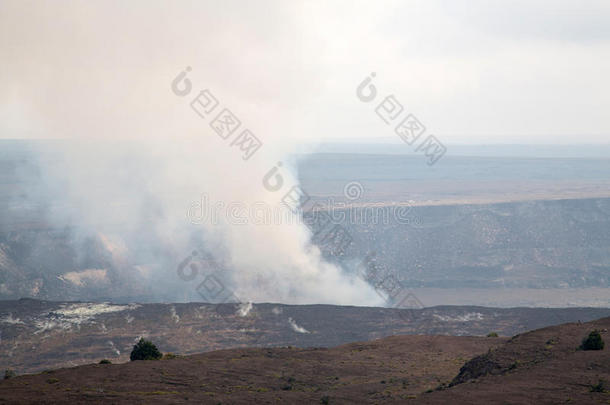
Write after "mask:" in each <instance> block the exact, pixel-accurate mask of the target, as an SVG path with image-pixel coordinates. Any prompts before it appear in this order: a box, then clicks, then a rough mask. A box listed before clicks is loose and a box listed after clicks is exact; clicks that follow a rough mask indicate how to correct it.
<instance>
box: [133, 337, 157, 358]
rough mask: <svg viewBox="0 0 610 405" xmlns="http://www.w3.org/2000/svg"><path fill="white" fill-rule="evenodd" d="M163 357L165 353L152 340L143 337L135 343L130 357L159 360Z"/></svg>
mask: <svg viewBox="0 0 610 405" xmlns="http://www.w3.org/2000/svg"><path fill="white" fill-rule="evenodd" d="M162 357H163V354H161V352H160V351H159V349H157V346H155V345H154V344H153V342H151V341H150V340H146V339H144V338H141V339H140V341H139V342H138V343H137V344H136V345H134V347H133V350H132V351H131V354H130V355H129V359H130V360H131V361H134V360H159V359H161V358H162Z"/></svg>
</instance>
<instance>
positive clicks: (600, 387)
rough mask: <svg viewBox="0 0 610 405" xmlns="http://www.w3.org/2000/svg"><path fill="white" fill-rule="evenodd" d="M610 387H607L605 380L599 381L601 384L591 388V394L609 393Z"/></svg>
mask: <svg viewBox="0 0 610 405" xmlns="http://www.w3.org/2000/svg"><path fill="white" fill-rule="evenodd" d="M609 388H610V387H608V386H607V384H606V382H605V381H604V380H599V382H598V383H597V384H595V385H592V386H591V389H590V391H591V392H608V389H609Z"/></svg>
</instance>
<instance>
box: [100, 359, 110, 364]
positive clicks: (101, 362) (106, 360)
mask: <svg viewBox="0 0 610 405" xmlns="http://www.w3.org/2000/svg"><path fill="white" fill-rule="evenodd" d="M99 364H112V362H111V361H110V360H108V359H102V360H100V363H99Z"/></svg>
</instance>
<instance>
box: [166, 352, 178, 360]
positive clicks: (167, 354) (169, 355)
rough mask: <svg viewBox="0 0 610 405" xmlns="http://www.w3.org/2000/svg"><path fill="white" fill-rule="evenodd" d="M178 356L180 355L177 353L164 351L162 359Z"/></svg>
mask: <svg viewBox="0 0 610 405" xmlns="http://www.w3.org/2000/svg"><path fill="white" fill-rule="evenodd" d="M178 357H180V356H179V355H177V354H174V353H165V354H164V355H163V360H171V359H177V358H178Z"/></svg>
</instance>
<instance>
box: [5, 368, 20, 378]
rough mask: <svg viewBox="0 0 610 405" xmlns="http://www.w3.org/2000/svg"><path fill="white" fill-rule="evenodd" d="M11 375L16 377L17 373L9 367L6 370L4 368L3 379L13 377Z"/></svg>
mask: <svg viewBox="0 0 610 405" xmlns="http://www.w3.org/2000/svg"><path fill="white" fill-rule="evenodd" d="M13 377H17V373H15V372H14V371H13V370H11V369H10V368H7V369H6V370H4V379H5V380H8V379H9V378H13Z"/></svg>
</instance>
